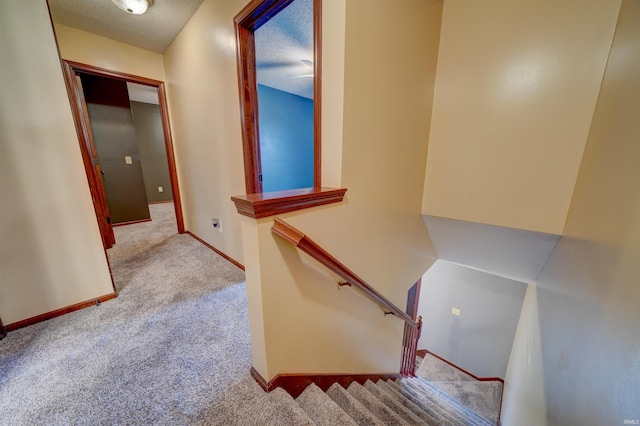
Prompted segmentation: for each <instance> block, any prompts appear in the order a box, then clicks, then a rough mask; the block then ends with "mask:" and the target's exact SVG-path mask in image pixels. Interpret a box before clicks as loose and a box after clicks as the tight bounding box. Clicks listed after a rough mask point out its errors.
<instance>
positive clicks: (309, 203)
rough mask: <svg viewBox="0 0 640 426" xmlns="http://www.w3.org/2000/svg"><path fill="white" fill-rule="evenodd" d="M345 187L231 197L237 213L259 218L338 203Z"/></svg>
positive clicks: (345, 190) (342, 196)
mask: <svg viewBox="0 0 640 426" xmlns="http://www.w3.org/2000/svg"><path fill="white" fill-rule="evenodd" d="M346 192H347V189H346V188H341V189H335V188H302V189H291V190H288V191H277V192H263V193H259V194H246V195H237V196H234V197H231V201H233V202H234V203H235V205H236V210H237V211H238V213H239V214H241V215H245V216H249V217H252V218H254V219H260V218H263V217H269V216H275V215H277V214H282V213H287V212H292V211H296V210H302V209H308V208H311V207H316V206H322V205H325V204H332V203H339V202H342V200H343V199H344V194H345V193H346Z"/></svg>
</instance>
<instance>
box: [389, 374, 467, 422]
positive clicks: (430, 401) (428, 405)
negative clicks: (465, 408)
mask: <svg viewBox="0 0 640 426" xmlns="http://www.w3.org/2000/svg"><path fill="white" fill-rule="evenodd" d="M397 386H398V390H399V392H400V393H402V394H403V395H405V396H406V397H407V398H409V399H410V400H411V401H412V402H414V403H415V404H416V405H417V406H419V407H420V408H422V409H423V410H425V411H427V410H431V411H432V412H434V413H436V414H437V415H438V416H439V417H441V418H444V419H445V420H446V421H447V422H449V423H451V424H453V425H460V424H465V425H466V424H473V423H471V422H469V421H468V420H466V418H465V417H464V416H460V415H459V414H457V413H455V411H454V410H452V409H451V408H447V407H445V406H443V405H442V403H440V402H439V401H438V400H437V399H434V398H433V396H432V395H429V394H426V393H422V392H420V390H419V389H417V388H416V387H415V386H413V385H411V384H410V382H408V381H407V380H403V381H402V382H401V383H399V384H397Z"/></svg>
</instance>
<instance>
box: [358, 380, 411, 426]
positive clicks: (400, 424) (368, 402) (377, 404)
mask: <svg viewBox="0 0 640 426" xmlns="http://www.w3.org/2000/svg"><path fill="white" fill-rule="evenodd" d="M347 392H349V393H350V394H351V395H352V396H353V397H354V398H356V399H357V400H359V401H360V402H361V403H362V404H364V405H365V406H366V407H367V408H368V409H369V411H371V412H372V413H373V414H375V415H376V416H377V417H378V418H379V419H380V420H382V421H383V422H384V424H386V425H397V426H405V425H409V423H407V422H406V421H404V420H403V419H402V417H400V416H399V415H398V414H397V413H395V412H394V411H393V410H392V409H391V408H389V407H388V406H387V405H386V404H384V403H383V402H382V401H380V400H379V399H378V398H376V397H375V396H374V395H373V394H372V393H371V392H369V391H368V390H367V389H365V388H364V386H362V385H361V384H360V383H357V382H352V383H351V384H350V385H349V387H348V388H347Z"/></svg>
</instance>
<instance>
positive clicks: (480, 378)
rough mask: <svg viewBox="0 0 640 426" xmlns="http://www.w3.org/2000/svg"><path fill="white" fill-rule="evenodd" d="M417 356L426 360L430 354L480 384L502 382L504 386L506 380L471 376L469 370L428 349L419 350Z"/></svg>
mask: <svg viewBox="0 0 640 426" xmlns="http://www.w3.org/2000/svg"><path fill="white" fill-rule="evenodd" d="M416 354H417V355H418V356H419V357H421V358H424V357H425V355H426V354H430V355H432V356H434V357H436V358H438V359H439V360H440V361H442V362H446V363H447V364H449V365H450V366H452V367H453V368H456V369H458V370H460V371H462V372H463V373H464V374H466V375H467V376H471V377H473V378H474V379H476V380H477V381H479V382H500V383H502V384H504V379H501V378H500V377H478V376H476V375H475V374H471V373H469V372H468V371H467V370H465V369H464V368H461V367H458V366H457V365H455V364H454V363H452V362H451V361H447V360H446V359H444V358H442V357H441V356H439V355H436V354H434V353H433V352H431V351H429V350H427V349H419V350H418V351H417V352H416Z"/></svg>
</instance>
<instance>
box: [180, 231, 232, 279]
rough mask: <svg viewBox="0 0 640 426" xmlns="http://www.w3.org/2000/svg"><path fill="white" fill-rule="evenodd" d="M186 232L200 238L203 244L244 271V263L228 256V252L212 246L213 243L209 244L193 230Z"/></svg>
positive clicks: (197, 238)
mask: <svg viewBox="0 0 640 426" xmlns="http://www.w3.org/2000/svg"><path fill="white" fill-rule="evenodd" d="M186 233H187V234H188V235H190V236H191V237H193V238H194V239H196V240H198V241H199V242H200V243H201V244H203V245H204V246H206V247H208V248H210V249H211V250H213V251H214V252H216V253H217V254H219V255H220V256H222V257H224V258H225V259H227V260H228V261H229V262H231V263H233V264H234V265H236V266H237V267H238V268H240V269H242V270H243V271H244V265H243V264H242V263H240V262H238V261H237V260H235V259H233V258H232V257H230V256H228V255H227V254H225V253H223V252H221V251H220V250H218V249H217V248H215V247H214V246H212V245H211V244H209V243H208V242H206V241H205V240H203V239H202V238H200V237H198V236H197V235H196V234H194V233H193V232H191V231H186Z"/></svg>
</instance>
